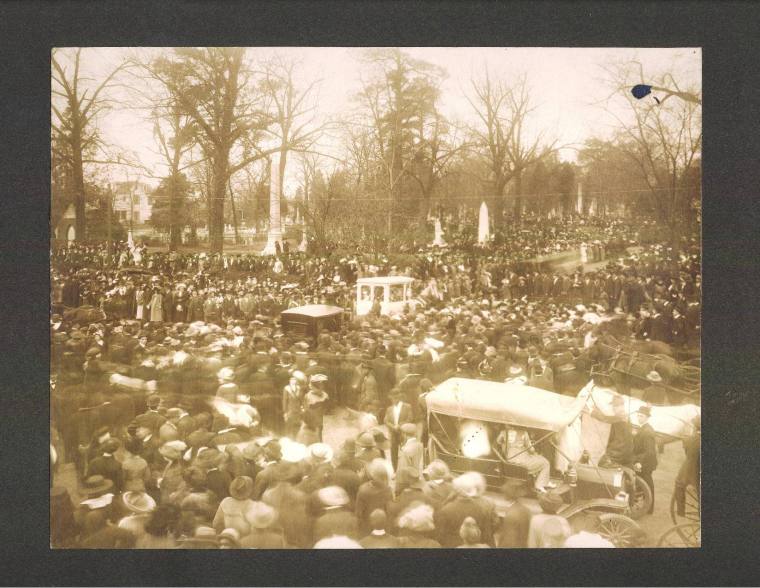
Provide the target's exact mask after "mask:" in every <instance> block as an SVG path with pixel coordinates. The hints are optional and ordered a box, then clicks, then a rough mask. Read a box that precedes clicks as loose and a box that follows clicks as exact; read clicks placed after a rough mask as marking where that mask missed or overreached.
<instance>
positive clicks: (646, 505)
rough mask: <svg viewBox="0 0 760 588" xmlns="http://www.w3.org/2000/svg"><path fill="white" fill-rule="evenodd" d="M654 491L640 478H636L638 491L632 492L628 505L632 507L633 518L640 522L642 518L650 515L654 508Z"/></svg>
mask: <svg viewBox="0 0 760 588" xmlns="http://www.w3.org/2000/svg"><path fill="white" fill-rule="evenodd" d="M653 500H654V498H653V497H652V489H651V488H650V487H649V484H647V483H646V482H645V481H644V480H642V479H641V477H640V476H636V489H635V490H634V491H632V492H631V495H630V497H629V498H628V503H629V504H630V506H631V513H630V515H631V518H632V519H633V520H635V521H638V520H639V519H640V518H641V517H643V516H644V515H646V514H649V509H650V508H652V502H653Z"/></svg>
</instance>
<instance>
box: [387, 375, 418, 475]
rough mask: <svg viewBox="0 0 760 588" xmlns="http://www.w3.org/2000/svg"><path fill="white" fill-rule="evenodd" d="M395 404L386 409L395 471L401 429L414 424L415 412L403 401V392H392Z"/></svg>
mask: <svg viewBox="0 0 760 588" xmlns="http://www.w3.org/2000/svg"><path fill="white" fill-rule="evenodd" d="M391 399H392V400H393V404H392V405H391V406H389V407H388V408H387V409H385V419H384V421H383V422H384V424H385V426H386V427H388V432H389V433H390V451H391V463H392V464H393V469H394V470H395V469H396V467H397V465H398V448H399V444H400V441H401V427H402V426H403V425H405V424H407V423H413V422H414V417H413V411H412V407H411V405H410V404H409V403H408V402H404V401H403V395H402V394H401V390H399V389H398V388H394V389H393V391H391Z"/></svg>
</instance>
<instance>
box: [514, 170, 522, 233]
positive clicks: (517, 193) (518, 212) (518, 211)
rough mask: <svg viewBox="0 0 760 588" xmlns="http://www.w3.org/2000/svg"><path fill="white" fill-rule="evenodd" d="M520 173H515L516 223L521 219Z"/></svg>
mask: <svg viewBox="0 0 760 588" xmlns="http://www.w3.org/2000/svg"><path fill="white" fill-rule="evenodd" d="M522 208H523V200H522V171H519V170H518V171H516V172H515V219H517V220H518V221H519V220H520V219H521V218H522Z"/></svg>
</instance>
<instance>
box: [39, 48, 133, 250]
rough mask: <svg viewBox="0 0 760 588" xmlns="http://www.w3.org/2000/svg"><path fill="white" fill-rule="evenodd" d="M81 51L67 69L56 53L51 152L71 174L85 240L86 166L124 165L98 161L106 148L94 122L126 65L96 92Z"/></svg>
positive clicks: (79, 227)
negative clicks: (84, 71)
mask: <svg viewBox="0 0 760 588" xmlns="http://www.w3.org/2000/svg"><path fill="white" fill-rule="evenodd" d="M81 54H82V49H81V48H78V49H76V51H75V52H74V55H73V64H70V65H66V64H65V62H64V61H63V60H62V59H61V57H62V54H61V53H60V50H53V52H52V56H51V63H52V77H51V81H52V89H51V92H52V95H53V99H52V101H51V107H52V117H51V123H50V124H51V128H52V135H53V136H52V141H51V145H52V149H53V151H54V156H55V157H56V158H57V159H58V160H59V161H62V162H64V164H65V166H66V168H67V169H68V170H69V172H70V174H71V175H70V180H69V183H70V185H69V191H70V194H71V195H72V196H73V200H74V209H75V214H76V223H75V230H76V239H77V240H84V239H85V238H86V233H87V223H86V220H85V187H84V165H85V164H87V163H101V164H113V163H123V162H122V161H120V160H118V159H110V160H109V159H108V157H107V156H106V157H105V158H101V157H98V153H99V152H101V153H102V152H103V151H104V145H103V143H102V141H101V138H100V136H99V134H98V131H97V127H96V125H95V120H96V119H97V117H98V115H99V114H101V113H102V112H103V111H104V110H106V109H107V108H108V107H109V106H110V104H109V100H108V98H107V97H106V96H105V95H104V91H105V90H106V89H107V88H108V87H109V86H110V85H111V84H112V83H113V80H114V78H115V77H116V75H117V74H118V73H119V72H120V71H122V70H123V69H124V68H125V67H126V65H125V64H124V63H122V64H120V65H118V66H117V67H116V68H114V69H113V70H112V71H111V72H110V73H109V74H108V75H107V76H106V77H105V78H104V79H103V81H101V82H100V84H98V85H97V86H95V88H94V89H92V88H91V87H88V86H89V84H87V82H89V81H90V80H86V79H85V78H83V77H82V75H81V71H80V66H81Z"/></svg>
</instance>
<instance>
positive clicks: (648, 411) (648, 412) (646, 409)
mask: <svg viewBox="0 0 760 588" xmlns="http://www.w3.org/2000/svg"><path fill="white" fill-rule="evenodd" d="M636 412H638V413H639V414H643V415H645V416H648V417H649V416H652V407H651V406H649V405H648V404H644V405H643V406H640V407H639V409H638V410H637V411H636Z"/></svg>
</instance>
